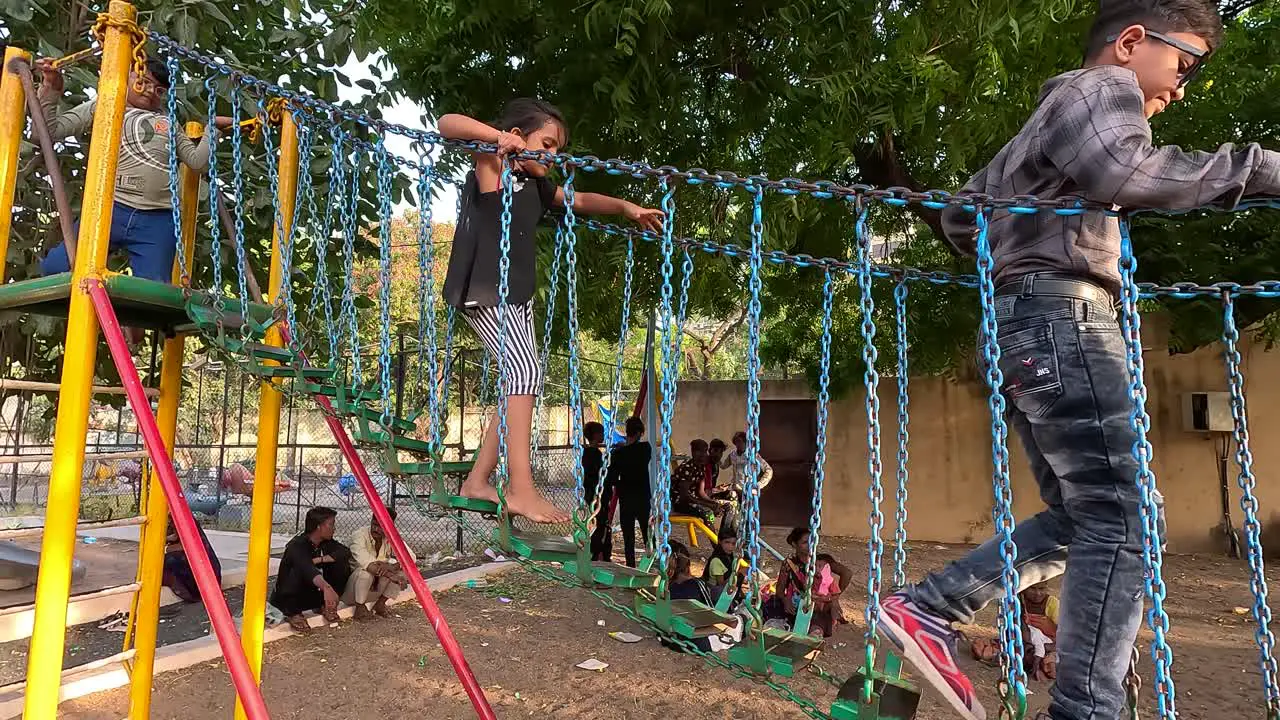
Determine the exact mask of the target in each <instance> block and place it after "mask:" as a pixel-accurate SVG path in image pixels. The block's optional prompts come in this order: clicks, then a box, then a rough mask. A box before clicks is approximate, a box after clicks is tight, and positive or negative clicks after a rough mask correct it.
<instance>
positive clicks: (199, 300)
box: [186, 295, 274, 338]
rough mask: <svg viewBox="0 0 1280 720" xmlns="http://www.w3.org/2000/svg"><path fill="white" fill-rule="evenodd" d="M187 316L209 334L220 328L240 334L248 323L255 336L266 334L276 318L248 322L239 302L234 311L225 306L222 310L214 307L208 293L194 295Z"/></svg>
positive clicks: (259, 336)
mask: <svg viewBox="0 0 1280 720" xmlns="http://www.w3.org/2000/svg"><path fill="white" fill-rule="evenodd" d="M186 312H187V317H188V318H190V319H191V324H192V326H194V327H195V328H196V329H198V330H201V331H203V332H205V333H207V334H213V333H217V332H218V331H219V330H220V329H221V331H222V332H224V333H228V334H239V333H240V332H241V330H242V328H244V327H245V326H246V325H248V329H249V334H250V335H251V336H253V337H255V338H261V337H262V336H263V335H265V334H266V332H265V331H266V329H267V328H268V327H270V326H271V325H272V324H273V322H274V319H268V320H267V321H266V322H263V323H259V322H247V323H246V321H245V317H244V315H243V314H241V313H240V306H239V305H238V304H237V305H236V307H235V310H234V311H231V310H227V309H226V308H224V309H223V310H222V311H221V312H219V311H218V309H217V308H215V307H213V304H212V299H211V298H209V297H208V296H207V295H193V296H192V297H191V299H190V300H189V301H188V302H187V308H186Z"/></svg>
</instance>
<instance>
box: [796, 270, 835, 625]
mask: <svg viewBox="0 0 1280 720" xmlns="http://www.w3.org/2000/svg"><path fill="white" fill-rule="evenodd" d="M835 294H836V290H835V279H834V278H832V277H831V271H830V270H826V271H824V272H823V274H822V340H821V342H820V344H819V346H820V354H819V356H818V437H817V446H818V448H817V451H816V452H815V453H814V456H813V509H812V511H811V512H810V514H809V543H810V545H809V559H808V560H807V561H806V562H805V568H804V571H805V586H804V609H805V611H806V612H809V613H812V612H813V583H814V579H815V577H816V575H817V574H818V542H819V540H820V538H821V537H822V492H823V486H824V483H825V481H826V478H827V419H828V415H829V414H828V408H829V406H830V404H831V311H832V307H833V306H834V305H835Z"/></svg>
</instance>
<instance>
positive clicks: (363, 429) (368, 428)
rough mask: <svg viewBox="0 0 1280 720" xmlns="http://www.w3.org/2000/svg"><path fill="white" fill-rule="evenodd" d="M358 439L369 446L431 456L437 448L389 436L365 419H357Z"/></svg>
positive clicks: (420, 441) (421, 442)
mask: <svg viewBox="0 0 1280 720" xmlns="http://www.w3.org/2000/svg"><path fill="white" fill-rule="evenodd" d="M356 439H357V440H359V441H360V442H363V443H367V444H369V445H377V446H379V447H392V448H395V449H397V450H407V451H409V452H415V453H427V454H430V453H432V452H433V451H434V450H435V446H434V445H432V444H431V443H430V442H428V441H426V440H418V439H416V438H410V437H405V436H403V435H395V434H389V433H387V432H386V431H385V430H375V429H374V428H373V426H372V424H371V423H370V421H369V420H368V419H367V418H363V417H357V418H356Z"/></svg>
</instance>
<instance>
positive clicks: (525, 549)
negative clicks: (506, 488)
mask: <svg viewBox="0 0 1280 720" xmlns="http://www.w3.org/2000/svg"><path fill="white" fill-rule="evenodd" d="M495 510H496V508H495ZM501 532H502V531H501V529H495V530H494V531H493V540H494V542H495V543H498V544H499V545H501V544H502V535H501ZM502 549H503V550H504V551H508V550H509V552H512V553H515V554H516V555H519V556H520V557H522V558H525V559H526V560H533V561H535V562H556V563H566V562H571V561H574V560H577V558H578V544H577V543H575V542H574V541H573V538H571V537H564V536H560V535H544V534H541V533H534V532H529V531H527V530H517V529H515V528H512V529H511V547H510V548H502Z"/></svg>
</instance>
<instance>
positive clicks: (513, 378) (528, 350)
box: [462, 300, 542, 395]
mask: <svg viewBox="0 0 1280 720" xmlns="http://www.w3.org/2000/svg"><path fill="white" fill-rule="evenodd" d="M506 313H507V338H506V340H507V354H506V362H505V363H503V364H505V365H506V369H507V378H508V380H509V381H510V383H511V384H510V385H509V386H508V389H507V394H508V395H537V394H538V393H539V392H541V391H542V365H541V363H539V362H538V350H537V343H536V342H535V341H534V335H533V301H532V300H530V301H529V302H526V303H524V304H521V305H508V306H507V307H506ZM462 315H463V317H465V318H466V320H467V324H468V325H470V326H471V329H472V330H474V331H475V333H476V336H477V337H479V338H480V342H482V343H484V347H485V349H486V350H488V351H489V355H490V357H493V358H495V359H496V358H498V357H499V354H498V329H499V325H498V308H497V307H496V306H494V307H472V308H466V309H465V310H463V312H462ZM499 367H501V365H500V366H499ZM499 377H501V376H499Z"/></svg>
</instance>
